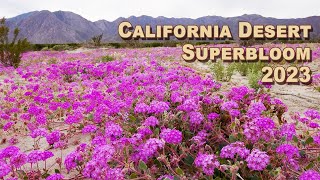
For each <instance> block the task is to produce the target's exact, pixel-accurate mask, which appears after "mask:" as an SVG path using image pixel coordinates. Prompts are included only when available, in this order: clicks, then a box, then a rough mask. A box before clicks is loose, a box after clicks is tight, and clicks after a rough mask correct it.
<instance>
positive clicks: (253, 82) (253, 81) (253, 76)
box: [248, 70, 262, 90]
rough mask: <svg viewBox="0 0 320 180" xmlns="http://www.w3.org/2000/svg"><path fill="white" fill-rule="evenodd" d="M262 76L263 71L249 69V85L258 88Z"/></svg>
mask: <svg viewBox="0 0 320 180" xmlns="http://www.w3.org/2000/svg"><path fill="white" fill-rule="evenodd" d="M261 77H262V73H261V71H254V70H251V71H249V74H248V80H249V86H250V87H251V88H253V89H255V90H258V89H259V87H260V85H259V84H258V82H259V80H260V79H261Z"/></svg>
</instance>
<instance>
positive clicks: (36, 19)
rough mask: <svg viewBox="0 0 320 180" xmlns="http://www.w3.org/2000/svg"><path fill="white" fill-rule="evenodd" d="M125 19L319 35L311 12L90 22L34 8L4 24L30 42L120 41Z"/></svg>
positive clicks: (318, 21)
mask: <svg viewBox="0 0 320 180" xmlns="http://www.w3.org/2000/svg"><path fill="white" fill-rule="evenodd" d="M125 20H128V21H130V22H131V23H132V24H133V25H137V24H139V25H143V26H144V25H147V24H148V25H151V26H155V25H164V24H171V25H177V24H182V25H191V24H193V25H209V24H211V25H212V24H217V25H228V26H229V27H230V28H231V31H232V33H233V35H234V36H235V37H236V35H237V31H238V29H237V28H238V21H248V22H251V23H252V24H272V25H277V24H285V25H288V24H297V25H299V24H311V25H312V26H313V29H314V30H313V33H312V37H320V17H319V16H312V17H307V18H298V19H276V18H269V17H263V16H260V15H256V14H252V15H242V16H237V17H228V18H225V17H220V16H205V17H201V18H197V19H190V18H166V17H157V18H153V17H150V16H140V17H135V16H131V17H129V18H122V17H121V18H118V19H117V20H115V21H112V22H109V21H106V20H99V21H96V22H91V21H89V20H87V19H85V18H83V17H82V16H80V15H78V14H75V13H72V12H65V11H56V12H50V11H46V10H44V11H34V12H29V13H26V14H22V15H19V16H16V17H13V18H9V19H8V25H9V27H11V28H12V29H13V28H14V27H19V28H20V30H21V36H22V37H27V38H28V39H29V41H31V42H32V43H38V44H48V43H51V44H53V43H80V42H85V41H87V40H89V39H90V38H91V37H92V36H94V35H98V34H101V33H103V34H104V36H103V41H106V42H110V41H121V38H120V37H119V36H118V25H119V23H120V22H122V21H125Z"/></svg>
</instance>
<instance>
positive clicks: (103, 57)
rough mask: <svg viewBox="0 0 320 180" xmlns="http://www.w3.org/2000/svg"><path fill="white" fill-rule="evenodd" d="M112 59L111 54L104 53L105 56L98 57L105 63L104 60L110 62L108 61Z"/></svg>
mask: <svg viewBox="0 0 320 180" xmlns="http://www.w3.org/2000/svg"><path fill="white" fill-rule="evenodd" d="M113 60H114V57H113V56H109V55H106V56H102V57H101V58H99V60H98V61H99V62H102V63H106V62H110V61H113Z"/></svg>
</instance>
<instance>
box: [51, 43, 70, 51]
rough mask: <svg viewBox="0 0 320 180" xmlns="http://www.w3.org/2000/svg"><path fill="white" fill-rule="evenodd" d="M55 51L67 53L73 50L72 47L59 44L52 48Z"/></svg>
mask: <svg viewBox="0 0 320 180" xmlns="http://www.w3.org/2000/svg"><path fill="white" fill-rule="evenodd" d="M51 49H52V50H54V51H66V50H71V48H70V46H69V45H67V44H57V45H55V46H53V47H52V48H51Z"/></svg>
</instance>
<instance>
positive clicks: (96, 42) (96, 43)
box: [91, 34, 103, 47]
mask: <svg viewBox="0 0 320 180" xmlns="http://www.w3.org/2000/svg"><path fill="white" fill-rule="evenodd" d="M102 37H103V34H100V35H97V36H93V37H92V38H91V40H92V42H93V45H94V46H96V47H99V46H101V40H102Z"/></svg>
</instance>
